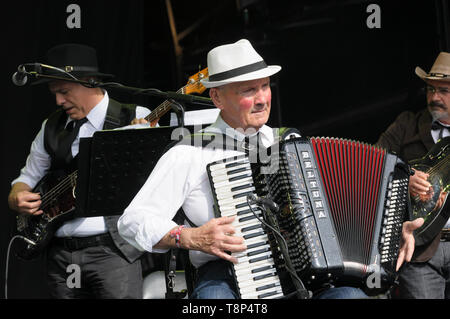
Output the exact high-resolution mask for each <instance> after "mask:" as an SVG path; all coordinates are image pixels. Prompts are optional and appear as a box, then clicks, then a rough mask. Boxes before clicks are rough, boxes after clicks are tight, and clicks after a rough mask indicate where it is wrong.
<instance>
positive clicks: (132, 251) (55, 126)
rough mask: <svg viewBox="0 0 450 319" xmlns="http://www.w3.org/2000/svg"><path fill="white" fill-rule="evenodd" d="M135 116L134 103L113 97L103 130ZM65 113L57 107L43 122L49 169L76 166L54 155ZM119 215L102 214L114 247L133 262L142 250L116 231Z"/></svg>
mask: <svg viewBox="0 0 450 319" xmlns="http://www.w3.org/2000/svg"><path fill="white" fill-rule="evenodd" d="M135 117H136V105H133V104H121V103H119V102H117V101H115V100H113V99H111V98H110V99H109V104H108V110H107V111H106V117H105V124H104V125H103V129H104V130H109V129H114V128H118V127H122V126H126V125H129V124H130V123H131V121H132V120H133V119H134V118H135ZM66 122H67V115H66V114H65V112H64V110H63V109H58V110H57V111H56V112H54V113H52V114H51V115H50V116H49V117H48V120H47V123H46V124H45V131H44V147H45V150H46V151H47V152H48V154H49V155H50V157H51V167H50V170H65V171H67V172H71V171H74V170H75V169H76V168H77V166H76V158H75V159H73V160H72V161H70V162H69V163H67V162H66V159H64V158H58V156H56V149H57V147H58V145H59V141H58V136H59V133H60V132H61V131H63V130H64V129H65V124H66ZM119 217H120V215H114V216H104V219H105V224H106V227H107V228H108V232H109V233H110V234H111V237H112V239H113V241H114V244H115V245H116V247H117V248H118V249H119V250H120V251H121V252H122V254H123V255H124V256H125V258H126V259H127V260H128V261H129V262H134V261H135V260H136V259H137V258H139V257H140V256H141V255H142V252H140V251H139V250H137V249H136V248H134V247H133V246H131V245H130V244H128V243H127V242H126V241H125V240H124V239H123V238H122V237H121V236H120V235H119V233H118V230H117V221H118V219H119Z"/></svg>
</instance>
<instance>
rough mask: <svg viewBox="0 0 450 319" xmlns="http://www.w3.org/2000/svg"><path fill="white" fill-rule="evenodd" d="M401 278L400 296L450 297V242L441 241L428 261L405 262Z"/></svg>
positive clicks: (411, 297)
mask: <svg viewBox="0 0 450 319" xmlns="http://www.w3.org/2000/svg"><path fill="white" fill-rule="evenodd" d="M399 279H400V284H399V288H400V289H399V290H400V298H405V299H450V242H449V241H447V242H441V243H440V244H439V246H438V249H437V251H436V253H435V254H434V256H433V257H432V258H431V259H430V260H429V261H427V262H421V263H408V264H405V265H404V266H403V267H402V268H401V270H400V276H399Z"/></svg>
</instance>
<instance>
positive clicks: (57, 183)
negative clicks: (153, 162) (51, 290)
mask: <svg viewBox="0 0 450 319" xmlns="http://www.w3.org/2000/svg"><path fill="white" fill-rule="evenodd" d="M207 76H208V69H207V68H206V69H203V70H201V71H200V72H198V73H196V74H194V75H193V76H191V77H189V80H188V82H187V84H186V85H185V86H183V87H182V88H181V89H179V90H178V91H177V93H181V94H191V93H199V94H201V93H203V92H204V91H205V90H206V88H205V87H204V86H203V85H202V84H201V83H200V79H202V78H204V77H207ZM170 108H171V107H170V102H169V101H164V102H163V103H161V104H160V105H159V106H158V107H157V108H156V109H154V110H153V111H152V112H151V113H150V115H149V116H147V117H146V120H147V121H149V122H150V125H151V126H152V127H154V126H155V125H156V123H157V122H158V120H159V119H160V118H161V117H162V116H163V115H164V114H165V113H166V112H167V111H168V110H170ZM76 182H77V171H74V172H72V173H70V174H67V173H65V172H63V171H52V172H49V173H48V174H47V175H46V176H44V177H43V178H42V179H41V181H39V183H38V184H37V185H36V187H35V188H34V189H33V192H34V193H40V194H41V200H42V204H41V206H40V208H39V209H40V210H42V211H43V213H42V214H40V215H29V214H19V215H17V221H16V222H17V223H16V228H17V232H18V235H21V236H22V239H24V241H25V246H24V247H23V248H22V249H18V251H17V256H18V257H20V258H22V259H24V260H31V259H33V258H36V257H37V256H39V254H40V253H41V252H42V251H43V250H44V249H45V247H46V246H47V244H48V243H49V241H50V240H51V239H52V237H53V236H54V234H55V232H56V230H57V229H58V228H59V227H60V226H61V225H62V224H63V223H64V222H66V221H67V220H70V219H72V218H73V217H74V216H73V215H74V213H75V197H76V196H75V188H76Z"/></svg>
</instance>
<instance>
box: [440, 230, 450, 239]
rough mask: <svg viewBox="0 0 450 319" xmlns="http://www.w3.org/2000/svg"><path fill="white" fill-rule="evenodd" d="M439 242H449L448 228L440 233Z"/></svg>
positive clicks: (449, 233) (449, 231) (449, 232)
mask: <svg viewBox="0 0 450 319" xmlns="http://www.w3.org/2000/svg"><path fill="white" fill-rule="evenodd" d="M441 241H450V228H444V229H443V230H442V231H441Z"/></svg>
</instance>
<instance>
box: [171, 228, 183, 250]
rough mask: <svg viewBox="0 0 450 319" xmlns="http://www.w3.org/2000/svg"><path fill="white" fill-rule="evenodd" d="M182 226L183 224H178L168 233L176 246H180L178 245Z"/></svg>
mask: <svg viewBox="0 0 450 319" xmlns="http://www.w3.org/2000/svg"><path fill="white" fill-rule="evenodd" d="M183 228H184V225H180V226H178V227H177V228H175V229H172V230H171V231H170V233H169V235H170V237H172V238H175V245H176V246H177V247H178V248H181V245H180V237H181V230H182V229H183Z"/></svg>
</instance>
